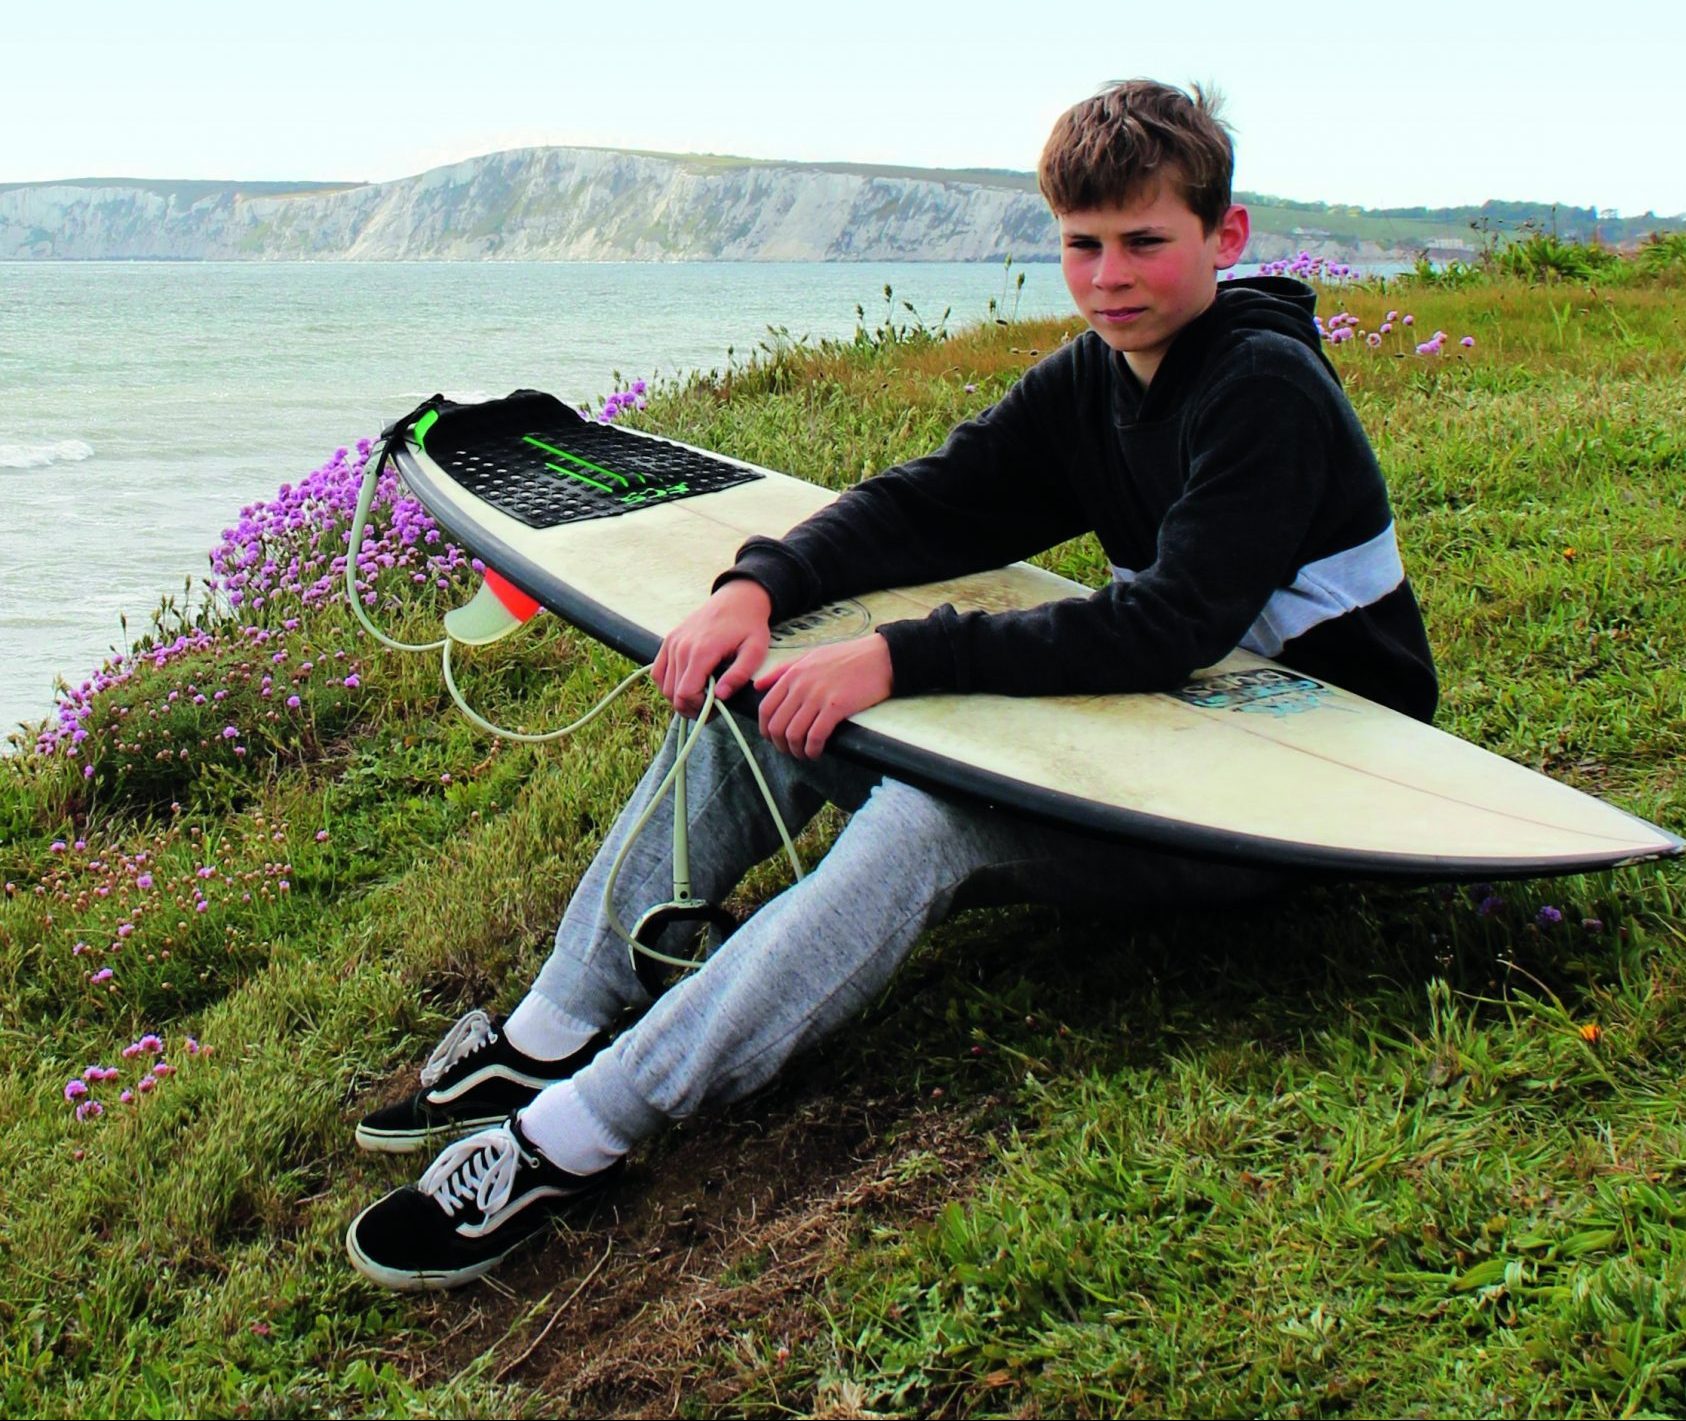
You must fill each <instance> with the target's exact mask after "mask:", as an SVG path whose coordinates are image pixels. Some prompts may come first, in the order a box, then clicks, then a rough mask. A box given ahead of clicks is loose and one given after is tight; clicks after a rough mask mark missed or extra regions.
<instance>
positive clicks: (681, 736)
mask: <svg viewBox="0 0 1686 1421" xmlns="http://www.w3.org/2000/svg"><path fill="white" fill-rule="evenodd" d="M403 427H404V421H400V422H399V424H397V425H395V426H394V427H393V430H392V433H391V435H390V436H389V437H388V439H387V440H386V442H385V443H383V444H382V445H381V451H380V454H379V455H378V456H377V457H376V459H375V461H374V464H375V468H374V473H373V475H372V476H371V474H370V473H369V470H368V466H367V464H365V466H364V469H363V472H362V473H361V475H360V476H359V484H358V490H357V509H356V511H355V512H354V513H353V514H352V519H351V532H350V536H349V540H348V544H347V547H346V555H345V600H346V601H347V603H349V604H350V606H351V610H352V613H353V615H355V616H356V618H357V620H358V621H359V622H361V623H362V624H363V629H364V630H365V631H366V632H368V633H369V635H370V636H372V637H374V639H375V640H376V641H378V642H380V643H381V645H382V646H387V647H391V648H392V650H394V651H418V652H419V651H437V652H439V653H440V669H441V670H442V671H443V673H444V677H445V686H446V689H447V690H449V691H450V693H451V699H452V700H453V701H455V702H456V704H457V708H458V709H459V710H460V711H462V713H463V714H464V715H465V716H466V717H467V718H468V720H469V721H470V723H472V724H473V725H475V726H476V727H478V728H479V729H481V730H483V731H485V732H486V733H487V734H488V735H495V736H497V737H498V738H499V739H501V740H514V741H519V742H521V743H522V744H527V745H539V744H545V743H547V742H550V741H553V740H561V739H562V738H564V737H565V736H568V735H572V734H573V733H574V732H575V731H576V730H580V729H582V728H583V727H585V726H587V725H589V724H591V722H592V721H594V720H596V719H597V717H598V716H600V715H602V714H603V712H604V711H606V710H608V708H609V707H610V706H611V705H613V704H614V702H615V701H616V700H617V699H618V698H619V697H620V696H621V695H622V694H623V693H624V692H625V691H627V690H628V689H630V688H631V686H632V684H633V683H634V682H635V681H637V680H638V679H639V678H640V677H642V676H644V675H645V674H646V673H648V671H649V670H650V667H648V666H640V667H638V668H637V669H636V670H634V671H633V672H632V673H631V674H630V675H628V676H626V677H624V678H623V679H622V680H621V681H620V682H619V683H618V684H616V686H615V687H614V689H612V690H611V691H609V692H608V693H607V694H606V695H604V696H603V697H602V699H600V700H599V701H598V702H597V704H596V705H594V706H592V707H591V709H590V710H588V711H587V712H586V713H585V714H584V715H582V716H581V717H580V718H579V719H578V720H576V721H574V722H573V723H572V724H569V725H565V726H562V727H561V728H560V729H558V730H549V731H545V732H544V733H543V734H526V733H524V732H522V731H517V730H506V729H504V728H503V727H502V726H498V725H494V724H493V723H492V722H491V721H489V720H487V719H486V718H485V717H484V716H482V715H481V714H479V712H477V711H476V710H475V709H474V708H473V707H472V706H471V705H469V703H468V701H467V700H466V699H465V698H464V696H463V694H462V692H461V691H460V690H459V689H458V688H457V682H456V677H455V676H454V675H452V673H451V644H452V640H453V639H452V638H451V637H450V636H449V635H446V636H443V637H441V638H440V639H439V640H438V641H430V642H407V641H398V640H396V639H394V638H393V637H389V636H387V635H386V634H385V633H384V632H382V631H381V629H380V628H379V627H377V626H376V625H375V624H374V622H372V621H371V620H370V619H369V615H368V613H366V612H365V611H364V610H363V599H362V598H361V597H359V596H358V594H357V554H358V552H359V550H360V549H361V548H362V545H363V534H364V531H365V529H366V528H367V527H368V522H369V513H370V511H371V510H372V509H373V507H374V502H375V493H376V490H377V488H378V486H379V484H380V476H381V471H382V470H383V469H385V468H386V465H387V462H388V460H389V459H390V458H391V455H392V449H393V445H394V442H395V441H396V440H397V439H399V438H402V429H403ZM372 583H373V579H372V578H371V585H372ZM718 704H719V703H718V701H717V700H716V697H715V683H714V678H713V677H712V676H710V677H709V678H708V692H707V695H706V696H705V697H704V700H703V706H702V710H701V712H700V713H699V714H698V716H697V721H696V724H695V725H694V726H690V727H689V728H687V726H686V724H685V720H684V718H683V717H682V716H680V715H678V714H677V713H676V714H675V715H674V717H673V720H674V723H675V725H676V726H677V727H678V728H677V730H676V732H675V739H676V740H677V742H678V751H677V753H676V754H675V756H674V761H673V765H672V766H671V767H670V768H669V770H668V772H667V774H665V775H664V776H663V777H662V781H661V783H660V784H659V785H658V786H657V787H656V790H655V793H654V794H652V795H651V796H650V802H649V803H648V804H647V805H645V806H644V810H643V812H642V813H641V814H640V815H639V816H638V818H637V820H636V821H635V822H634V824H633V826H632V829H631V830H630V832H629V833H628V834H627V836H626V838H625V840H624V841H623V842H622V844H621V846H620V849H619V850H618V851H617V852H616V854H615V858H614V862H613V863H612V864H610V866H609V875H608V877H607V879H605V881H604V884H603V915H604V917H605V918H606V919H607V921H608V924H609V927H610V928H611V929H612V930H613V931H614V933H615V935H616V936H617V937H619V938H620V939H621V940H622V941H623V942H625V943H626V944H627V946H628V947H630V948H631V949H632V950H633V951H634V952H637V953H642V954H643V955H644V956H646V957H649V958H652V959H653V960H655V961H657V962H660V963H663V964H664V965H666V966H668V967H678V968H682V969H685V970H687V971H694V970H695V969H696V968H698V967H701V966H702V963H701V962H700V961H691V960H689V959H687V958H682V957H672V956H669V955H668V954H667V953H665V952H658V951H657V950H656V949H655V948H653V947H650V946H648V945H647V944H645V943H641V942H639V941H638V940H637V939H636V938H634V937H633V935H632V933H630V932H629V931H628V930H627V927H626V924H625V923H624V922H623V921H622V920H621V916H620V914H619V913H618V912H616V911H615V904H614V891H615V887H616V885H617V884H618V883H619V881H620V875H621V870H622V868H623V867H624V866H625V864H626V860H627V857H628V855H629V854H630V853H631V851H632V847H633V845H634V844H636V843H637V842H638V836H639V835H640V834H642V833H643V832H644V827H645V825H647V824H648V823H649V822H650V818H651V816H652V815H654V813H655V812H656V809H657V808H658V807H659V806H660V804H661V802H662V800H663V799H665V798H666V797H667V795H668V793H669V792H670V791H672V792H673V794H674V816H673V869H674V884H673V895H674V899H675V900H676V903H677V900H680V899H683V900H685V902H686V903H687V904H690V903H693V902H695V900H693V899H691V885H690V876H691V875H690V840H689V831H690V825H689V823H688V822H687V815H686V813H685V791H684V783H685V781H684V775H685V766H686V764H687V762H688V761H689V760H690V758H691V754H692V752H693V751H694V750H695V749H696V747H697V742H698V740H699V739H700V738H701V732H702V729H703V727H704V726H705V725H707V724H708V721H709V717H710V716H712V715H713V714H714V711H715V710H716V709H717V707H718ZM724 720H725V723H726V728H727V730H729V731H730V732H731V734H732V738H733V739H734V740H736V741H737V744H738V749H739V751H740V752H742V754H743V758H744V763H745V764H746V765H748V766H749V772H750V774H751V776H752V777H753V778H754V780H755V787H756V788H757V789H758V790H760V791H761V798H762V800H763V802H765V804H766V806H767V812H768V813H769V814H770V815H772V817H773V823H774V825H775V826H776V827H777V828H778V831H779V841H780V842H781V843H782V844H783V845H784V851H785V856H786V857H787V858H788V859H789V860H790V869H791V872H792V873H793V874H794V875H795V876H796V878H797V879H798V880H800V879H801V878H802V876H803V870H802V860H801V858H800V857H799V856H798V855H797V852H796V845H795V843H794V842H793V841H792V839H791V836H790V829H789V827H788V826H787V825H786V824H785V822H784V816H783V815H782V814H780V813H779V806H778V803H777V801H776V800H775V799H774V798H773V791H772V789H771V788H770V787H769V786H768V784H767V777H766V776H765V775H764V774H762V772H761V766H760V764H759V762H758V761H757V760H756V758H755V753H754V751H752V750H751V749H750V747H749V742H748V740H746V739H745V738H744V733H743V731H742V730H741V729H740V728H739V726H738V722H737V718H736V717H735V716H733V715H732V713H731V712H730V711H727V712H726V714H725V716H724Z"/></svg>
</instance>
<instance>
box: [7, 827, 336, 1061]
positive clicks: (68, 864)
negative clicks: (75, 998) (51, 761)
mask: <svg viewBox="0 0 1686 1421" xmlns="http://www.w3.org/2000/svg"><path fill="white" fill-rule="evenodd" d="M170 807H171V810H172V812H173V813H175V814H176V815H179V813H180V809H181V806H180V805H179V804H175V805H171V806H170ZM325 836H326V831H322V833H321V834H319V835H318V837H317V842H319V843H320V842H323V840H324V838H325ZM286 838H287V826H286V824H285V823H280V824H279V826H277V822H276V821H273V820H266V819H264V818H263V817H262V816H261V815H254V816H252V817H251V818H250V819H246V818H244V817H242V818H241V819H239V820H236V821H235V822H234V826H233V829H232V832H230V833H228V834H226V836H222V837H219V838H218V839H217V840H216V841H215V842H213V841H212V840H210V839H209V838H208V837H207V836H206V835H205V834H204V832H203V831H202V830H201V829H200V828H199V826H198V825H187V826H185V827H184V825H183V824H182V823H181V821H180V820H179V818H178V819H177V820H176V821H175V822H173V823H172V824H171V825H170V826H169V827H168V828H167V829H165V830H163V831H161V832H158V833H155V834H154V835H153V836H152V839H151V841H150V843H151V847H150V848H145V849H137V850H135V851H134V852H132V853H129V852H125V851H123V850H122V849H121V848H114V849H102V848H100V847H99V846H98V845H97V844H96V845H95V846H94V847H93V848H92V849H90V848H89V847H88V843H87V841H86V840H83V839H78V840H77V841H76V848H75V851H74V852H69V851H67V852H66V854H65V857H64V859H63V861H62V862H61V863H59V864H55V865H54V867H53V869H52V870H51V871H50V872H49V873H48V874H46V876H45V877H44V878H43V879H42V881H41V882H40V883H38V884H36V885H35V895H36V896H37V897H38V898H40V899H41V900H42V902H43V907H44V908H45V910H46V914H45V918H44V920H43V923H42V927H43V929H44V930H45V931H46V932H48V933H51V932H52V931H53V917H54V914H55V913H58V912H61V911H62V912H65V913H68V914H70V915H72V916H74V917H79V918H82V919H84V920H86V919H88V918H92V919H93V920H94V921H93V923H92V924H91V925H90V924H88V923H87V922H86V921H84V924H83V926H81V927H80V928H79V929H77V931H79V932H80V933H81V934H82V935H83V936H82V937H81V938H79V939H78V940H77V941H76V942H75V943H73V944H72V946H71V949H70V955H71V956H72V957H75V958H86V957H92V958H94V960H95V961H96V962H97V961H98V959H99V958H100V957H101V956H103V957H105V958H106V959H107V962H106V963H105V964H104V965H100V966H98V967H95V968H92V969H90V970H87V971H85V972H84V973H83V977H84V980H85V981H86V982H87V983H88V985H89V986H90V987H104V988H105V989H106V991H107V992H108V993H115V992H117V991H118V990H119V982H118V980H117V969H116V967H114V966H113V965H111V964H112V963H113V962H117V963H119V965H120V964H121V963H122V962H123V961H128V962H130V963H131V964H132V965H138V959H139V958H141V957H144V959H145V961H146V962H147V963H151V964H168V963H170V962H171V961H172V954H175V953H179V952H180V951H181V950H182V949H183V948H186V947H189V946H191V944H192V942H193V941H194V940H196V939H195V937H194V935H195V934H197V935H198V938H199V939H202V936H203V932H204V931H208V932H210V933H211V934H213V935H214V934H216V933H218V932H219V931H222V932H224V933H226V932H228V931H231V930H233V929H232V925H230V924H228V923H226V922H223V923H221V925H220V927H219V922H220V920H221V919H223V918H226V916H227V915H226V914H218V915H214V916H213V917H212V918H209V919H204V918H202V916H201V915H203V914H205V913H207V912H208V911H209V910H210V909H211V908H212V907H214V906H218V905H222V904H230V903H233V902H234V901H235V900H236V899H238V900H239V902H240V903H243V904H249V903H252V902H253V901H254V900H256V901H259V902H260V903H263V902H270V903H272V902H275V901H276V900H277V899H278V897H279V896H280V895H283V894H286V893H288V892H289V891H290V890H291V887H292V885H291V875H292V873H293V865H292V864H291V863H290V862H289V861H288V860H287V859H285V858H274V857H264V856H263V855H264V851H265V849H267V848H268V846H269V845H272V844H275V843H285V841H286ZM184 842H185V844H186V845H188V846H190V852H191V854H192V856H193V857H195V858H199V859H201V860H202V861H201V862H199V863H197V864H194V865H193V866H192V867H191V868H187V867H185V866H184V867H181V868H179V869H171V868H169V867H168V866H167V864H168V861H169V860H170V859H179V858H180V856H181V854H182V847H181V846H182V845H183V843H184ZM161 859H162V860H163V861H162V862H161ZM189 915H191V916H189ZM102 920H103V921H102ZM201 922H204V923H205V924H206V925H207V927H206V928H205V929H203V930H202V929H200V928H198V927H197V926H193V927H192V930H191V933H190V925H197V924H199V923H201ZM89 939H91V940H92V941H89ZM102 940H103V941H104V944H105V945H104V946H103V947H95V946H94V943H98V942H101V941H102ZM217 940H218V941H219V942H220V941H221V940H222V939H217ZM164 985H165V986H166V987H168V985H169V984H168V982H166V983H165V984H164ZM152 1039H154V1038H152V1037H142V1038H141V1043H140V1044H141V1045H143V1046H144V1045H145V1043H146V1042H148V1041H150V1040H152Z"/></svg>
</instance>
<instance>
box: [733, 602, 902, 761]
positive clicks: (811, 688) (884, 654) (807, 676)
mask: <svg viewBox="0 0 1686 1421" xmlns="http://www.w3.org/2000/svg"><path fill="white" fill-rule="evenodd" d="M892 680H893V677H892V673H891V668H890V645H889V643H888V642H886V641H885V640H884V638H883V637H881V636H879V635H878V634H877V633H874V634H873V635H871V636H866V637H862V638H861V639H860V640H859V641H845V642H839V643H838V644H836V645H835V646H822V647H819V648H817V649H816V650H814V651H810V652H809V653H808V654H807V655H806V656H800V657H798V658H797V659H796V660H795V661H787V662H786V663H785V664H784V665H783V666H775V667H773V669H772V670H771V671H768V672H767V673H766V674H765V675H763V676H758V677H756V680H755V689H756V690H758V691H760V692H762V693H763V699H762V701H761V733H762V734H763V735H764V736H766V737H767V739H768V740H770V741H772V742H773V744H774V745H776V746H777V747H778V748H779V749H780V750H783V751H784V752H785V753H786V754H787V755H793V756H795V757H796V758H797V759H798V760H813V759H816V758H818V756H819V754H820V752H821V751H822V750H824V749H825V742H826V741H827V740H828V739H830V738H831V732H832V731H834V730H836V729H837V726H838V724H839V722H841V721H845V720H847V719H848V718H849V717H850V716H852V715H854V714H855V713H856V712H857V711H863V710H865V709H866V708H867V707H868V706H875V705H877V704H878V703H879V702H880V701H885V700H888V699H889V698H890V691H891V683H892Z"/></svg>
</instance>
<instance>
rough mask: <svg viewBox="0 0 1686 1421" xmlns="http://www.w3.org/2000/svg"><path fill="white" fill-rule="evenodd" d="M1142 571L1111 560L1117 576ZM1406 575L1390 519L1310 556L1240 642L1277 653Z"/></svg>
mask: <svg viewBox="0 0 1686 1421" xmlns="http://www.w3.org/2000/svg"><path fill="white" fill-rule="evenodd" d="M1140 575H1141V574H1140V573H1139V572H1138V571H1136V570H1135V569H1133V568H1128V567H1120V566H1118V564H1117V563H1114V564H1112V576H1113V580H1114V581H1116V582H1134V581H1135V580H1136V578H1138V577H1139V576H1140ZM1404 580H1405V564H1404V563H1402V562H1401V561H1400V560H1399V543H1398V541H1397V540H1396V539H1395V537H1394V532H1393V524H1392V523H1389V524H1388V525H1387V527H1385V528H1383V529H1382V531H1381V532H1379V533H1378V534H1376V536H1375V537H1373V538H1371V539H1370V540H1369V541H1368V542H1364V543H1360V544H1358V546H1357V547H1353V548H1347V549H1346V550H1345V551H1344V552H1339V553H1331V554H1330V555H1329V556H1328V557H1326V558H1319V559H1318V560H1317V561H1316V562H1308V563H1307V564H1306V565H1305V566H1304V567H1302V568H1301V569H1300V570H1299V573H1298V575H1297V576H1296V577H1295V578H1294V581H1293V582H1292V584H1290V585H1289V586H1287V587H1283V588H1280V589H1279V590H1277V591H1276V592H1274V593H1272V594H1271V598H1270V601H1268V602H1266V603H1265V606H1264V611H1262V612H1261V613H1259V619H1258V620H1257V621H1256V622H1254V623H1253V625H1252V626H1251V627H1249V628H1248V630H1247V635H1246V636H1244V637H1242V638H1241V645H1242V646H1243V647H1245V648H1246V649H1247V650H1248V651H1252V652H1256V653H1258V655H1260V656H1275V655H1277V654H1278V653H1280V652H1281V650H1282V646H1283V644H1284V643H1285V642H1290V641H1292V640H1293V639H1294V638H1295V637H1298V636H1304V635H1305V634H1306V633H1307V632H1309V631H1310V630H1311V629H1312V628H1313V627H1316V626H1321V625H1322V624H1323V623H1324V622H1329V621H1333V620H1334V619H1335V618H1336V617H1343V616H1345V615H1346V614H1347V613H1348V612H1352V611H1356V610H1357V609H1358V608H1359V607H1368V606H1369V605H1370V604H1371V603H1372V602H1379V601H1381V599H1382V598H1384V597H1386V596H1387V594H1388V593H1390V592H1392V591H1393V589H1394V588H1396V587H1398V586H1399V584H1400V583H1402V582H1403V581H1404Z"/></svg>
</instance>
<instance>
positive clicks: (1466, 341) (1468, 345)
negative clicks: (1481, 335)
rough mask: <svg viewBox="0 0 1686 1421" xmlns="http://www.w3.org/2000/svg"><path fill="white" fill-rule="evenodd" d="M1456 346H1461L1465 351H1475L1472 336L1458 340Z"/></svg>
mask: <svg viewBox="0 0 1686 1421" xmlns="http://www.w3.org/2000/svg"><path fill="white" fill-rule="evenodd" d="M1458 344H1459V345H1461V346H1462V347H1463V348H1464V349H1465V350H1474V349H1475V337H1474V336H1465V337H1464V338H1463V339H1462V340H1460V341H1459V342H1458Z"/></svg>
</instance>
